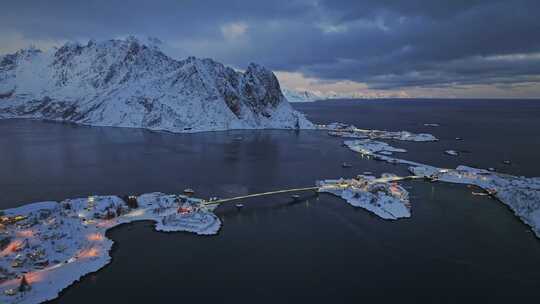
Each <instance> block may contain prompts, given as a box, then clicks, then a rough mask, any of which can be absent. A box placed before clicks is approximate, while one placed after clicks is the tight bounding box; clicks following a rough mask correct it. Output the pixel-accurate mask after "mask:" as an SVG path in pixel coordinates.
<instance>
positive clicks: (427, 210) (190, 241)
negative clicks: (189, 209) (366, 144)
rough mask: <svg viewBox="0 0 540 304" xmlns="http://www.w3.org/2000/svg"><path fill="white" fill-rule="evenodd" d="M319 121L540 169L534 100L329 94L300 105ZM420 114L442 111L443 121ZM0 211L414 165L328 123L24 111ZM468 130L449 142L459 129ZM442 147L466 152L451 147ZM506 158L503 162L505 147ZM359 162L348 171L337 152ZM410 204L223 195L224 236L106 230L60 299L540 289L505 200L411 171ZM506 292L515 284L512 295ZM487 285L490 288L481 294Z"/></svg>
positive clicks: (9, 131) (529, 245) (531, 240)
mask: <svg viewBox="0 0 540 304" xmlns="http://www.w3.org/2000/svg"><path fill="white" fill-rule="evenodd" d="M295 107H297V108H298V109H299V110H301V111H304V112H305V113H307V114H308V115H309V117H310V118H311V119H312V120H313V121H316V122H331V121H341V122H347V123H354V124H356V125H357V126H359V127H364V128H378V129H386V130H409V131H413V132H429V133H433V134H434V135H436V136H437V137H439V138H440V139H441V141H439V142H436V143H404V142H395V143H394V145H396V146H398V147H403V148H406V149H408V150H409V152H408V153H406V154H403V155H401V156H402V158H405V159H410V160H416V161H421V162H424V163H427V164H433V165H439V166H450V167H453V166H456V165H458V164H468V165H476V166H480V167H496V168H498V169H499V170H500V171H504V172H508V173H512V174H516V175H526V176H540V163H539V162H538V155H539V153H540V132H539V130H540V102H535V101H477V100H476V101H474V100H469V101H465V100H457V101H455V100H439V101H427V100H426V101H422V100H417V101H413V100H407V101H405V100H402V101H392V100H385V101H335V102H318V103H311V104H296V105H295ZM424 123H440V124H441V126H440V127H438V128H429V127H425V126H424V125H423V124H424ZM0 134H1V135H2V136H1V137H0V164H1V170H0V189H1V190H0V192H1V197H0V208H8V207H14V206H19V205H22V204H24V203H28V202H34V201H42V200H61V199H64V198H70V197H81V196H87V195H91V194H125V193H143V192H152V191H161V192H167V193H178V192H181V191H182V189H184V188H187V187H192V188H194V189H195V190H197V195H198V196H200V197H210V196H220V197H229V196H235V195H237V194H244V193H253V192H262V191H267V190H272V189H280V188H286V187H296V186H311V185H313V184H314V181H315V180H317V179H321V178H336V177H341V176H343V177H351V176H354V175H356V174H359V173H361V172H363V171H372V172H375V173H383V172H393V173H397V174H406V168H405V167H403V166H393V165H390V164H385V163H379V162H374V161H369V160H364V159H362V158H360V157H359V156H357V155H355V154H354V153H353V152H351V151H349V150H347V149H346V148H344V147H341V141H342V140H341V139H339V138H333V137H329V136H327V135H326V134H324V133H322V132H316V131H305V132H299V133H296V132H292V131H291V132H288V131H234V132H219V133H200V134H170V133H159V132H149V131H144V130H135V129H119V128H92V127H81V126H72V125H65V124H57V123H45V122H37V121H28V120H6V121H0ZM457 136H459V137H463V138H464V140H463V141H455V139H454V138H455V137H457ZM446 149H454V150H464V151H468V152H470V153H463V154H462V155H461V156H459V157H457V158H455V157H451V156H448V155H445V154H443V151H444V150H446ZM505 159H510V160H512V165H510V166H508V165H503V164H502V160H505ZM344 161H346V162H348V163H351V164H352V165H353V168H350V169H344V168H341V163H342V162H344ZM405 185H406V187H408V188H409V191H410V193H411V200H412V205H413V217H412V218H411V219H405V220H399V221H394V222H389V221H384V220H382V219H379V218H377V217H375V216H373V215H371V214H369V213H367V212H366V211H364V210H361V209H355V208H353V207H351V206H349V205H347V204H345V203H344V202H343V201H341V200H339V199H337V198H335V197H332V196H328V195H321V196H320V197H318V198H315V197H309V196H306V197H305V200H304V201H302V202H300V203H292V202H291V201H290V199H289V197H288V196H281V197H279V196H278V197H272V198H265V199H257V200H251V201H249V203H248V204H247V206H246V208H245V209H244V210H242V211H241V212H238V211H236V210H235V209H234V208H233V207H231V206H222V207H220V208H219V209H218V210H217V211H216V212H217V214H218V216H219V217H220V218H221V219H222V221H223V228H222V230H221V231H220V233H219V234H218V235H216V236H210V237H199V236H195V235H192V234H189V233H172V234H168V233H158V232H155V231H153V228H152V224H151V223H149V222H142V223H134V224H130V225H124V226H121V227H119V228H116V229H114V230H112V231H111V232H110V233H109V237H110V238H112V239H113V240H114V241H115V242H116V244H115V247H114V250H113V252H112V256H113V261H112V263H111V264H109V265H108V266H106V267H105V268H104V269H103V270H101V271H99V272H98V273H95V274H91V275H88V276H86V277H84V278H83V279H82V281H81V282H78V283H76V284H75V285H74V286H72V287H70V288H68V289H67V290H66V291H65V292H63V293H62V296H61V297H60V298H59V299H57V300H55V301H53V303H100V302H101V303H113V302H115V301H118V302H119V303H127V302H131V303H149V302H153V303H164V302H167V303H169V302H173V303H174V302H180V301H182V302H184V301H185V302H191V301H201V302H207V301H210V300H213V301H220V302H226V303H228V302H233V301H234V302H250V303H253V302H255V303H260V302H276V301H279V302H292V301H303V300H313V301H325V302H328V301H331V303H337V302H344V301H346V302H351V303H352V302H354V303H358V300H362V299H366V298H367V299H369V300H377V301H378V302H383V303H384V302H390V301H393V300H400V301H405V302H414V301H416V300H419V299H421V300H432V301H437V302H452V301H453V300H457V299H460V300H461V302H467V301H466V300H470V301H473V300H474V301H477V300H480V299H479V298H478V297H486V298H490V299H491V300H495V301H503V300H504V301H508V300H511V299H515V298H516V297H530V298H534V297H539V296H538V294H539V292H540V241H539V240H537V239H536V238H535V237H534V236H533V234H532V233H531V232H530V231H529V229H528V228H527V227H526V226H525V225H524V224H522V223H521V222H520V221H519V220H518V219H517V218H516V217H515V216H514V215H513V214H512V212H511V211H510V210H509V209H508V208H506V207H505V206H503V205H502V204H500V203H498V202H496V201H493V200H491V199H489V198H487V197H478V196H472V195H471V194H470V190H468V189H467V188H466V187H465V186H462V185H453V184H442V183H441V184H439V183H435V184H432V183H426V182H423V181H415V182H408V183H406V184H405ZM505 297H508V299H506V298H505ZM486 298H484V299H482V300H486Z"/></svg>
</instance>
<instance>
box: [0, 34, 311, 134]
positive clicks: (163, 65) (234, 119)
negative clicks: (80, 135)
mask: <svg viewBox="0 0 540 304" xmlns="http://www.w3.org/2000/svg"><path fill="white" fill-rule="evenodd" d="M27 53H28V54H30V53H29V52H22V51H21V53H16V54H14V55H7V56H3V57H2V59H1V61H0V62H1V64H0V98H1V99H0V118H13V117H27V118H41V119H52V120H62V121H72V122H76V123H82V124H91V125H107V126H127V127H142V128H151V129H162V130H169V131H179V132H181V131H203V130H224V129H239V128H295V127H311V124H310V123H309V122H308V121H307V120H306V119H305V118H304V116H303V115H302V114H300V113H298V112H296V111H294V110H293V109H292V108H291V107H290V105H289V104H288V102H287V101H286V99H285V98H284V97H283V94H282V93H281V89H280V85H279V81H278V80H277V78H276V77H275V75H274V74H273V73H272V72H271V71H270V70H268V69H266V68H264V67H262V66H259V65H257V64H249V65H248V67H247V69H246V70H245V72H243V73H242V72H238V71H235V70H234V69H232V68H230V67H227V66H225V65H223V64H221V63H219V62H216V61H214V60H212V59H209V58H204V59H200V58H196V57H188V58H186V59H183V60H176V59H173V58H171V57H168V56H167V55H165V54H164V53H163V52H161V51H160V50H159V48H158V47H156V46H154V45H151V46H149V45H147V43H145V42H143V41H141V40H140V39H138V38H136V37H127V38H125V39H111V40H105V41H95V40H90V41H89V42H88V43H86V44H81V43H76V42H75V43H73V42H68V43H66V44H64V45H62V46H61V47H59V48H56V49H54V50H51V51H48V52H39V53H31V54H30V55H26V54H27ZM17 54H19V55H17ZM23 57H24V58H25V60H20V58H23Z"/></svg>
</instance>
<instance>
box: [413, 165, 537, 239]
mask: <svg viewBox="0 0 540 304" xmlns="http://www.w3.org/2000/svg"><path fill="white" fill-rule="evenodd" d="M409 170H410V171H411V172H412V173H413V174H415V175H418V176H424V177H426V178H430V179H432V180H434V181H442V182H448V183H459V184H469V185H475V186H478V187H480V188H482V189H484V190H485V191H486V192H487V193H488V194H490V195H491V196H493V197H495V198H497V199H498V200H499V201H501V202H502V203H504V204H505V205H507V206H508V207H510V209H512V210H513V211H514V213H515V214H516V215H517V216H518V217H519V218H520V219H521V220H522V221H523V222H524V223H526V224H527V225H529V226H530V227H531V228H532V230H533V231H534V233H535V234H536V236H537V237H539V238H540V177H533V178H526V177H523V176H522V177H518V176H512V175H507V174H501V173H495V172H491V171H488V170H484V169H477V168H471V167H467V166H458V167H457V168H456V169H441V168H436V167H432V166H412V167H410V168H409Z"/></svg>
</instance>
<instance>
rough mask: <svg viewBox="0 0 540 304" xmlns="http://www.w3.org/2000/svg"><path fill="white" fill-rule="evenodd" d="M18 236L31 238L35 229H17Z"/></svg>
mask: <svg viewBox="0 0 540 304" xmlns="http://www.w3.org/2000/svg"><path fill="white" fill-rule="evenodd" d="M17 236H18V237H25V238H31V237H34V231H33V230H22V231H17Z"/></svg>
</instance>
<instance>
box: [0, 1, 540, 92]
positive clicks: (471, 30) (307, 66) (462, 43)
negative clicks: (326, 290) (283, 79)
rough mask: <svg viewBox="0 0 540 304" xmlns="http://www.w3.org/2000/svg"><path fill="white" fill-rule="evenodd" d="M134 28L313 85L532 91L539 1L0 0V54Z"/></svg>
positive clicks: (181, 51) (538, 61) (187, 49)
mask: <svg viewBox="0 0 540 304" xmlns="http://www.w3.org/2000/svg"><path fill="white" fill-rule="evenodd" d="M132 34H134V35H145V36H153V37H158V38H159V39H160V40H162V41H164V42H165V44H166V45H167V46H168V48H167V52H168V53H170V54H172V55H173V56H176V57H183V56H187V55H196V56H200V57H212V58H215V59H216V60H219V61H223V62H225V63H228V64H230V65H233V66H237V67H240V68H241V67H245V66H246V65H247V63H249V62H251V61H254V62H258V63H262V64H264V65H266V66H268V67H269V68H271V69H274V70H279V71H285V72H293V73H301V74H302V75H303V76H304V77H306V78H309V79H318V80H319V81H320V82H321V83H325V82H339V83H343V82H351V83H357V85H356V86H366V87H367V88H370V89H378V90H418V89H426V90H431V91H433V90H437V89H439V90H440V91H441V92H442V91H444V92H447V91H449V90H450V89H453V88H461V89H462V88H471V87H491V89H490V90H492V91H494V90H495V91H496V90H499V91H501V92H504V90H510V91H513V92H518V91H519V90H520V89H521V88H526V89H524V91H523V92H531V93H530V94H533V95H534V94H536V93H537V92H540V89H539V85H538V83H539V82H540V39H538V37H540V1H537V0H515V1H507V0H447V1H442V0H408V1H399V0H378V1H376V0H364V1H362V0H356V1H355V0H350V1H346V0H319V1H316V0H288V1H253V0H229V1H219V0H217V1H189V0H184V1H173V0H164V1H143V0H131V1H106V0H93V1H92V0H87V1H25V0H18V1H11V0H4V1H3V3H2V9H1V10H0V39H1V41H4V43H2V45H1V46H0V52H7V51H12V50H13V49H15V48H18V47H19V46H20V45H23V44H24V43H34V44H36V45H38V46H39V45H50V44H54V42H62V41H65V40H71V39H76V40H85V39H89V38H97V39H107V38H111V37H120V36H126V35H132ZM494 88H496V89H494ZM518 93H519V92H518ZM518 93H516V94H517V95H519V96H521V94H518ZM528 94H529V93H528Z"/></svg>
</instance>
